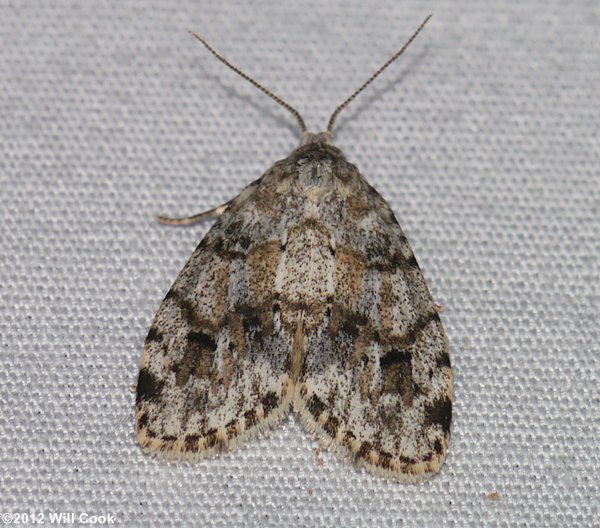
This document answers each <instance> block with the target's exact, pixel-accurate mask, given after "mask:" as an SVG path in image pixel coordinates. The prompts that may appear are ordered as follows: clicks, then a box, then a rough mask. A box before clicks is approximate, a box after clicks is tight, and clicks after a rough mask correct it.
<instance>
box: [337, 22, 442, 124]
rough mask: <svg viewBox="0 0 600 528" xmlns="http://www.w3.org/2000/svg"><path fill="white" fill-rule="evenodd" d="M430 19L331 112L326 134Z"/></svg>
mask: <svg viewBox="0 0 600 528" xmlns="http://www.w3.org/2000/svg"><path fill="white" fill-rule="evenodd" d="M430 18H431V15H429V16H428V17H427V18H426V19H425V20H423V22H422V23H421V25H420V26H419V27H418V29H417V30H416V31H415V32H414V33H413V36H412V37H410V38H409V39H408V40H407V41H406V44H404V46H402V48H400V50H398V52H396V53H395V54H394V55H393V56H392V57H391V58H390V59H389V60H388V61H387V62H386V63H385V64H384V65H383V66H382V67H381V68H379V69H378V70H377V71H376V72H375V73H374V74H373V75H371V77H369V78H368V79H367V80H366V81H365V83H364V84H363V85H362V86H361V87H360V88H358V89H357V90H356V91H355V92H354V93H353V94H352V95H351V96H350V97H348V99H346V100H345V101H344V102H343V103H342V104H341V105H340V106H338V107H337V108H336V109H335V111H334V112H333V114H331V117H330V118H329V123H328V124H327V132H329V133H330V134H331V131H332V130H333V125H334V124H335V120H336V119H337V116H338V114H339V113H340V112H341V111H342V110H343V109H344V108H346V107H347V106H348V104H349V103H350V102H351V101H352V99H354V98H355V97H356V96H357V95H358V94H359V93H360V92H362V91H363V90H364V89H365V88H366V87H367V86H369V84H371V83H372V82H373V81H374V80H375V79H376V78H377V77H379V75H381V73H382V72H383V70H385V69H386V68H387V67H388V66H389V65H390V64H392V62H394V61H395V60H396V59H397V58H398V57H400V55H402V53H404V50H405V49H406V48H408V46H409V45H410V43H411V42H412V41H413V40H415V38H416V36H417V35H418V34H419V32H420V31H421V30H422V29H423V26H425V24H427V22H428V21H429V19H430Z"/></svg>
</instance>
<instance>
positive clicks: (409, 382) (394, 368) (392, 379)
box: [380, 349, 415, 407]
mask: <svg viewBox="0 0 600 528" xmlns="http://www.w3.org/2000/svg"><path fill="white" fill-rule="evenodd" d="M380 363H381V371H382V375H383V391H384V392H391V393H396V394H400V395H401V396H402V404H403V405H404V406H405V407H410V406H411V405H412V403H413V398H414V393H415V391H414V382H413V376H412V356H411V355H410V353H408V352H406V351H402V350H395V349H392V350H390V351H389V352H388V353H387V354H386V355H385V356H383V357H382V358H381V361H380Z"/></svg>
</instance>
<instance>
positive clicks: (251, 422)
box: [244, 409, 258, 429]
mask: <svg viewBox="0 0 600 528" xmlns="http://www.w3.org/2000/svg"><path fill="white" fill-rule="evenodd" d="M244 420H245V422H246V429H250V428H251V427H254V426H255V425H256V424H257V423H258V417H257V416H256V411H255V410H254V409H250V410H249V411H246V412H245V413H244Z"/></svg>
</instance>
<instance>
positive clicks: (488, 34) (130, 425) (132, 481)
mask: <svg viewBox="0 0 600 528" xmlns="http://www.w3.org/2000/svg"><path fill="white" fill-rule="evenodd" d="M241 4H242V3H238V2H233V1H229V0H226V1H222V0H221V1H195V2H194V1H180V2H172V1H163V2H160V3H154V2H144V1H142V0H138V1H129V0H121V1H119V2H116V1H112V0H111V1H105V2H83V1H70V2H69V1H64V0H60V1H59V0H57V1H53V2H49V1H46V2H43V1H42V2H39V1H38V2H33V1H16V0H15V1H12V2H10V1H6V0H5V1H3V2H0V203H1V207H0V236H1V240H2V244H1V248H2V251H1V252H0V297H1V303H0V344H1V356H0V357H1V368H0V510H1V512H2V513H5V512H8V513H17V512H23V513H25V512H27V513H29V514H32V513H38V514H41V515H43V516H45V517H44V518H45V522H46V524H48V523H49V522H50V518H49V515H50V513H61V512H62V513H71V512H72V513H74V514H75V523H78V522H83V521H82V519H81V518H80V517H79V516H80V515H81V514H86V515H112V516H114V523H115V524H117V525H123V526H158V525H160V526H188V525H198V526H223V527H226V526H227V527H229V526H257V527H259V526H260V527H279V526H299V527H327V526H336V525H340V526H357V527H359V526H427V527H429V526H436V527H437V526H460V527H464V526H474V527H479V526H557V527H558V526H585V527H589V526H600V520H599V518H600V411H599V409H600V388H599V387H600V330H599V326H598V320H599V317H600V237H599V235H598V233H599V232H600V90H599V89H598V87H599V86H600V59H599V57H600V39H598V36H597V28H598V23H599V21H600V6H599V4H598V2H594V1H583V0H581V1H574V2H559V1H555V0H551V1H549V2H534V1H531V0H523V1H521V2H500V3H493V4H492V3H489V2H483V1H473V2H464V1H461V2H453V1H449V0H448V1H443V2H429V1H427V2H416V1H412V2H396V1H392V0H385V1H381V2H364V1H363V2H358V1H341V0H335V1H331V2H326V3H324V2H313V1H297V2H270V1H257V2H247V3H243V5H241ZM429 13H433V18H432V20H431V21H430V23H429V24H428V25H427V26H426V28H425V29H424V31H423V32H422V33H421V34H420V35H419V37H418V39H417V40H416V41H415V42H414V43H413V44H412V46H411V47H410V48H409V49H408V50H407V52H406V53H405V55H404V56H403V57H402V58H401V59H400V60H399V61H398V62H397V63H395V64H394V65H393V66H391V67H390V69H389V70H388V71H387V72H386V73H385V74H384V76H382V77H381V78H380V79H378V80H377V81H376V82H375V83H374V84H373V85H372V86H371V87H370V88H369V89H368V90H367V91H365V92H364V93H363V94H361V95H360V96H359V97H358V98H357V99H356V100H355V101H354V102H353V103H352V104H351V105H350V106H349V107H348V108H347V109H346V110H345V111H344V112H343V113H342V114H340V117H339V121H338V124H337V127H336V129H335V131H334V136H335V137H334V142H335V144H336V145H337V146H338V147H340V148H341V149H342V150H343V151H344V152H345V154H346V156H347V157H348V159H349V160H350V161H352V162H353V163H355V164H356V165H357V166H358V167H359V168H360V170H361V172H362V173H363V174H364V175H365V176H366V177H367V178H368V179H369V181H370V182H371V183H372V184H373V185H374V186H375V187H376V188H377V189H378V190H379V191H380V192H381V194H382V195H383V196H384V197H385V198H386V199H387V200H388V201H389V203H390V205H391V206H392V209H393V210H394V211H395V212H396V214H397V216H398V219H399V221H400V224H401V225H402V226H403V228H404V230H405V232H406V234H407V236H408V238H409V240H410V242H411V244H412V248H413V250H414V252H415V254H416V256H417V258H418V260H419V263H420V265H421V268H422V269H423V271H424V273H425V276H426V278H427V280H428V283H429V285H430V288H431V290H432V293H433V295H434V297H435V299H436V301H437V302H438V303H440V304H441V305H443V306H444V312H443V313H442V316H441V317H442V320H443V322H444V325H445V328H446V331H447V333H448V338H449V342H450V354H451V358H452V366H453V372H454V377H455V382H454V388H455V403H454V418H453V424H452V436H451V443H450V449H449V455H448V458H447V460H446V463H445V465H444V466H443V468H442V471H441V473H440V474H439V475H437V476H436V477H434V478H433V479H431V480H429V481H427V482H425V483H423V484H418V485H403V484H398V483H395V482H391V481H387V480H385V479H383V478H380V477H376V476H373V475H371V474H369V473H367V472H366V471H361V470H357V469H355V468H354V467H353V466H352V464H350V463H348V462H345V461H340V460H338V459H337V458H336V457H335V456H334V455H332V454H330V453H328V452H327V451H326V450H319V449H318V446H319V443H318V441H317V440H316V439H315V438H314V437H312V436H311V435H308V434H305V433H304V431H303V430H302V428H301V427H300V425H299V423H298V421H297V419H296V417H295V416H294V415H293V414H291V415H290V416H289V418H288V419H286V420H284V421H283V422H282V423H281V424H280V425H279V426H278V427H277V428H275V429H273V430H272V431H271V432H270V434H268V435H264V436H260V437H259V438H256V439H254V440H253V441H250V442H248V443H247V444H246V445H244V446H243V447H242V448H240V449H239V450H237V451H235V452H233V453H231V454H226V455H222V456H219V457H217V458H215V459H210V460H205V461H202V462H200V463H198V464H195V465H189V464H173V463H167V462H162V461H159V460H156V459H153V458H152V457H149V456H147V455H144V454H143V453H142V451H141V450H140V448H139V447H138V445H137V442H136V438H135V432H134V415H133V405H134V399H135V395H134V393H133V392H132V391H131V386H132V385H134V384H135V383H136V378H137V371H138V363H139V358H140V355H141V352H142V348H143V342H144V339H145V337H146V333H147V330H148V326H149V324H150V322H151V320H152V318H153V316H154V313H155V312H156V309H157V307H158V305H159V303H160V301H161V300H162V298H163V296H164V294H165V293H166V292H167V291H168V289H169V287H170V285H171V283H172V282H173V281H174V280H175V278H176V276H177V273H178V271H179V270H180V269H181V267H182V266H183V264H184V263H185V261H186V260H187V258H188V257H189V255H190V254H191V253H192V251H193V249H194V248H195V246H196V244H197V243H198V241H199V240H200V239H201V237H202V236H203V235H204V233H205V232H206V231H207V230H208V229H209V227H210V222H205V223H202V224H199V225H196V226H193V227H189V228H170V227H166V226H162V225H159V224H157V223H156V222H155V220H154V216H155V215H156V214H168V215H172V216H185V215H188V214H194V213H197V212H200V211H203V210H206V209H210V208H212V207H215V206H217V205H219V204H222V203H224V202H225V201H227V200H229V199H230V198H232V197H233V196H235V195H236V194H237V193H238V192H239V191H240V190H241V189H242V188H243V187H244V186H245V185H246V184H248V183H249V182H251V181H252V180H254V179H256V178H257V177H258V176H260V175H261V174H262V172H263V171H264V170H266V169H267V168H268V167H269V166H271V165H272V164H273V163H274V162H275V161H276V160H278V159H281V158H283V157H285V156H286V155H287V154H288V153H289V152H290V151H291V150H292V149H293V148H295V147H296V146H297V145H298V143H299V133H298V130H297V127H296V123H295V121H294V119H293V117H292V116H291V115H289V114H288V113H287V112H286V111H285V110H284V109H282V108H280V107H278V106H277V105H276V104H275V103H274V102H273V101H272V100H270V99H268V98H267V97H265V96H264V95H262V94H261V93H260V92H258V91H257V90H256V89H255V88H253V87H252V86H250V85H249V84H248V83H246V82H245V81H244V80H242V79H241V78H239V77H237V76H236V75H235V74H233V73H232V72H231V71H230V70H228V69H227V68H225V67H224V66H223V65H222V64H220V63H219V62H218V61H216V60H215V59H214V58H213V57H212V56H211V55H210V53H208V52H207V50H206V49H204V48H203V47H202V46H201V45H200V44H199V43H198V42H197V41H195V40H194V39H193V38H192V37H190V35H189V34H188V33H186V30H194V31H197V32H198V33H200V34H202V35H203V36H204V37H205V38H207V40H208V41H209V42H211V43H212V44H213V45H214V46H215V47H216V48H217V49H219V50H220V51H221V52H222V53H223V54H224V55H225V56H226V57H228V58H229V59H231V60H232V61H233V62H235V63H236V64H237V65H238V66H240V67H241V68H242V69H244V70H245V71H247V72H248V73H250V74H251V75H252V76H253V77H255V78H256V79H258V80H260V81H261V82H262V83H264V84H265V85H266V86H268V87H270V88H271V89H273V90H274V91H275V92H276V93H278V94H280V95H282V96H283V97H284V98H285V99H286V100H287V101H289V103H290V104H292V105H293V106H294V107H296V108H298V110H299V111H300V112H301V113H302V114H303V116H304V118H305V120H306V122H307V124H308V127H309V129H311V130H315V131H318V130H322V129H323V128H324V127H325V124H326V122H327V119H328V117H329V115H330V114H331V112H332V111H333V109H334V108H335V106H337V104H339V103H340V102H341V101H342V100H343V99H344V98H345V97H346V96H348V95H349V94H350V93H351V92H352V91H353V90H354V89H355V88H356V87H357V86H358V85H360V83H362V82H363V81H364V80H365V79H366V78H367V77H368V76H369V75H370V74H371V73H372V72H373V71H375V70H376V69H377V68H378V67H379V66H380V65H381V64H382V63H383V62H384V61H385V60H386V59H387V58H388V57H389V56H390V55H391V54H392V53H393V52H394V51H396V50H397V49H398V48H399V47H400V46H401V45H402V44H403V43H404V41H405V40H406V39H407V38H408V37H409V36H410V34H411V33H412V32H413V31H414V30H415V29H416V27H417V26H418V25H419V23H420V22H421V21H422V19H423V18H424V17H425V16H426V15H427V14H429ZM4 520H5V521H6V520H10V519H8V518H6V519H4ZM13 521H14V519H13ZM30 523H31V522H30Z"/></svg>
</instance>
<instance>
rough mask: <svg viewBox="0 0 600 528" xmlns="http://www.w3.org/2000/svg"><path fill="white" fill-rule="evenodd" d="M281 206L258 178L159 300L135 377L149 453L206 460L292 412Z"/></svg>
mask: <svg viewBox="0 0 600 528" xmlns="http://www.w3.org/2000/svg"><path fill="white" fill-rule="evenodd" d="M283 207H284V204H281V203H275V201H274V200H273V196H272V194H270V191H269V189H263V188H261V186H260V180H258V181H257V182H255V183H254V184H252V185H250V186H249V187H248V188H246V190H244V191H243V192H242V193H241V194H240V195H239V196H238V197H237V198H236V199H235V200H234V201H233V202H232V203H231V205H230V207H229V209H228V210H227V212H225V213H224V214H223V215H222V216H221V217H220V218H219V220H218V221H217V222H216V223H215V225H214V226H213V227H212V229H211V230H210V231H209V232H208V233H207V235H206V236H205V238H204V239H203V240H202V242H201V243H200V245H199V246H198V248H197V249H196V251H195V252H194V254H193V255H192V257H191V258H190V260H189V261H188V263H187V264H186V266H185V267H184V269H183V270H182V271H181V273H180V275H179V277H178V278H177V280H176V281H175V283H174V284H173V287H172V288H171V291H169V293H168V294H167V296H166V297H165V299H164V301H163V303H162V304H161V306H160V308H159V310H158V313H157V314H156V317H155V319H154V322H153V323H152V326H151V328H150V332H149V333H148V337H147V339H146V344H145V348H144V353H143V356H142V359H141V369H140V374H139V379H138V384H137V400H136V420H137V431H138V438H139V441H140V443H141V445H142V446H143V447H144V448H145V449H146V450H148V451H153V452H162V453H164V454H165V455H167V456H169V455H170V456H171V457H174V458H188V459H195V458H199V457H201V456H203V455H206V454H209V453H211V452H213V451H216V450H223V449H229V448H232V447H234V446H235V445H236V444H238V443H239V442H240V441H241V440H243V438H244V437H245V436H247V435H249V434H251V433H252V432H255V431H257V430H258V429H260V428H261V427H264V426H266V425H268V424H270V423H272V422H273V421H274V420H276V419H277V418H278V417H280V416H281V415H282V414H283V413H285V412H287V411H288V409H289V401H290V398H291V395H292V386H291V384H290V380H289V375H288V372H289V358H290V349H291V344H292V336H291V335H290V334H289V333H288V332H287V331H286V330H285V329H282V328H281V327H280V326H279V321H278V320H277V318H275V317H274V314H273V310H272V305H273V295H274V290H275V288H274V282H275V271H276V268H277V265H276V261H277V259H278V255H279V251H280V242H279V235H278V230H279V226H278V219H280V217H281V213H282V210H283ZM266 209H268V214H266V211H265V210H266Z"/></svg>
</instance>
